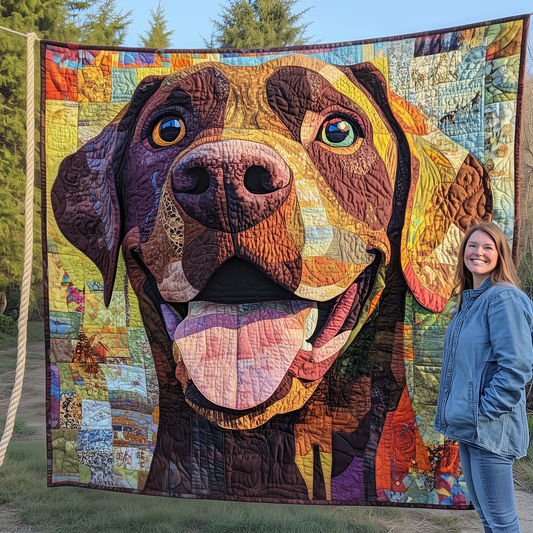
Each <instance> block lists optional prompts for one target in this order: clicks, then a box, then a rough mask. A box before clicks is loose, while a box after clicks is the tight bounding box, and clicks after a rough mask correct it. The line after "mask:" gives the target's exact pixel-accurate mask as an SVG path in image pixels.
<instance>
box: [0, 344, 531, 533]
mask: <svg viewBox="0 0 533 533" xmlns="http://www.w3.org/2000/svg"><path fill="white" fill-rule="evenodd" d="M15 362H16V349H15V348H11V349H9V350H4V351H0V419H2V418H4V419H5V414H6V412H7V408H8V404H9V398H10V394H11V389H12V386H13V382H14V380H15V370H14V366H15ZM45 390H46V379H45V361H44V342H32V343H29V344H28V351H27V363H26V372H25V377H24V385H23V388H22V398H21V402H20V405H19V409H18V412H17V419H19V420H20V419H22V420H24V421H25V422H26V424H27V425H28V426H29V427H31V428H33V429H34V430H35V431H34V433H32V434H31V435H21V434H18V433H16V434H14V435H13V440H19V441H20V440H40V441H44V440H45V438H46V421H45V411H46V396H45ZM2 430H3V425H0V431H2ZM515 489H516V492H515V496H516V507H517V510H518V515H519V517H520V525H521V528H522V533H533V493H531V492H527V491H525V490H522V489H520V488H519V487H518V486H515ZM428 514H437V515H438V516H440V517H450V518H452V517H456V518H458V521H459V525H460V527H461V531H462V533H483V527H482V525H481V521H480V520H479V518H478V516H477V514H476V512H475V511H437V510H417V511H407V512H406V513H405V519H404V520H402V521H401V522H399V523H396V524H395V525H394V526H392V528H391V529H390V531H389V533H413V532H423V533H426V532H429V531H437V530H436V529H434V527H432V526H433V525H431V526H430V524H429V523H427V522H426V519H427V517H428ZM440 531H441V532H442V531H445V529H440ZM30 532H31V533H38V530H37V529H35V527H33V526H29V525H27V524H24V523H22V522H21V521H20V520H19V519H18V516H17V513H16V511H15V510H13V509H12V508H10V507H8V506H6V505H0V533H30Z"/></svg>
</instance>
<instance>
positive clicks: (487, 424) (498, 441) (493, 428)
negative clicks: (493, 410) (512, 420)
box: [476, 412, 510, 454]
mask: <svg viewBox="0 0 533 533" xmlns="http://www.w3.org/2000/svg"><path fill="white" fill-rule="evenodd" d="M509 417H510V413H504V414H503V415H501V416H500V417H499V418H496V420H492V419H490V418H489V417H488V416H485V415H484V414H483V413H481V412H480V413H479V414H478V417H477V428H476V429H477V431H476V433H477V439H476V444H480V445H481V446H483V447H484V448H486V449H488V450H491V451H493V452H494V453H496V454H498V453H507V449H508V443H507V434H508V427H509Z"/></svg>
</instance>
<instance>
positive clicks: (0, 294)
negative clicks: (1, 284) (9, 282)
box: [0, 291, 7, 315]
mask: <svg viewBox="0 0 533 533" xmlns="http://www.w3.org/2000/svg"><path fill="white" fill-rule="evenodd" d="M6 307H7V296H6V291H0V315H3V314H4V311H5V310H6Z"/></svg>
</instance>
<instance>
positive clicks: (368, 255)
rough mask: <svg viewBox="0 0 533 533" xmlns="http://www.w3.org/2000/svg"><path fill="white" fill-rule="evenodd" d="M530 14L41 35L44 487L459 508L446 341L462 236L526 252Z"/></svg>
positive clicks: (463, 490)
mask: <svg viewBox="0 0 533 533" xmlns="http://www.w3.org/2000/svg"><path fill="white" fill-rule="evenodd" d="M528 22H529V19H528V17H515V18H512V19H506V20H499V21H492V22H486V23H480V24H477V25H471V26H464V27H461V28H453V29H447V30H441V31H433V32H429V33H424V34H418V35H410V36H402V37H392V38H386V39H378V40H372V41H363V42H350V43H340V44H328V45H316V46H302V47H293V48H280V49H270V50H224V49H219V50H207V51H206V50H147V49H128V48H116V47H95V46H82V45H71V44H64V43H57V42H49V41H42V44H41V70H42V162H43V163H42V193H43V202H42V205H43V211H44V216H43V241H44V242H45V243H46V246H45V249H44V262H45V265H46V269H45V271H46V279H45V292H46V308H47V309H46V312H47V318H48V322H47V338H46V351H47V387H48V389H47V390H48V399H47V400H48V403H47V406H48V411H47V412H48V415H47V416H48V426H47V436H48V457H49V462H48V464H49V470H48V481H49V484H50V485H52V486H58V485H80V486H91V487H95V488H101V489H108V490H119V491H128V492H140V493H143V494H151V495H164V496H174V497H184V498H210V499H223V500H243V501H262V502H283V503H317V504H339V505H365V504H372V505H404V506H425V507H429V506H438V507H440V506H447V507H449V508H466V507H468V506H469V505H470V499H469V495H468V488H467V487H466V485H465V482H464V478H463V477H462V474H461V469H460V461H459V451H458V446H457V443H456V442H453V441H450V440H447V439H445V438H444V437H443V435H441V434H439V433H437V432H436V431H434V430H433V420H434V415H435V406H436V402H437V393H438V386H439V376H440V365H441V357H442V340H443V335H444V332H445V330H446V327H447V324H448V323H449V320H450V313H451V309H452V307H453V296H452V291H453V274H454V270H455V264H456V253H457V248H458V244H459V242H460V240H461V238H462V235H463V234H464V232H465V231H466V229H467V228H468V227H469V226H470V225H471V224H472V223H476V222H479V221H481V220H493V221H494V222H496V223H497V224H498V225H499V226H500V227H501V228H502V229H503V230H504V232H505V234H506V235H507V237H508V239H509V243H510V244H511V245H513V246H514V253H515V255H516V252H517V247H516V239H515V230H516V225H517V206H518V192H519V188H518V183H519V182H518V161H519V158H518V145H519V143H518V141H519V137H520V135H519V132H520V110H521V89H522V85H523V76H524V61H525V54H524V50H525V40H526V35H527V29H528Z"/></svg>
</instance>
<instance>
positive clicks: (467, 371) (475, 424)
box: [435, 222, 533, 533]
mask: <svg viewBox="0 0 533 533" xmlns="http://www.w3.org/2000/svg"><path fill="white" fill-rule="evenodd" d="M456 282H457V285H458V287H459V302H458V308H459V310H458V311H457V312H456V313H455V315H454V317H453V319H452V321H451V323H450V326H449V327H448V330H447V332H446V337H445V340H444V357H443V365H442V378H441V383H440V391H439V401H438V405H437V416H436V417H435V429H437V430H438V431H440V432H441V433H443V434H444V435H446V436H447V437H449V438H451V439H454V440H458V441H459V445H460V450H461V466H462V468H463V473H464V476H465V479H466V482H467V484H468V488H469V492H470V497H471V499H472V503H473V504H474V506H475V508H476V511H477V512H478V514H479V516H480V518H481V520H482V522H483V524H484V527H485V532H486V533H491V532H496V531H506V532H509V533H514V532H519V531H520V526H519V524H518V516H517V514H516V510H515V504H514V492H513V472H512V465H513V461H514V459H516V458H519V457H522V456H524V455H525V453H526V450H527V447H528V441H529V429H528V424H527V419H526V412H525V408H526V401H525V384H526V383H527V382H528V381H529V380H530V379H531V366H532V364H533V305H532V304H531V301H530V300H529V299H528V298H527V297H526V295H525V294H524V293H523V292H522V291H520V290H519V289H518V286H519V281H518V279H517V275H516V271H515V267H514V265H513V262H512V259H511V251H510V250H509V246H508V245H507V241H506V239H505V235H504V233H503V232H502V230H501V229H500V228H498V226H496V225H495V224H492V223H490V222H482V223H481V224H479V225H473V226H472V227H471V228H470V230H469V231H467V233H466V234H465V237H464V239H463V241H462V243H461V246H460V249H459V257H458V264H457V273H456Z"/></svg>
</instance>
